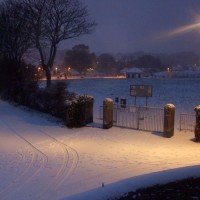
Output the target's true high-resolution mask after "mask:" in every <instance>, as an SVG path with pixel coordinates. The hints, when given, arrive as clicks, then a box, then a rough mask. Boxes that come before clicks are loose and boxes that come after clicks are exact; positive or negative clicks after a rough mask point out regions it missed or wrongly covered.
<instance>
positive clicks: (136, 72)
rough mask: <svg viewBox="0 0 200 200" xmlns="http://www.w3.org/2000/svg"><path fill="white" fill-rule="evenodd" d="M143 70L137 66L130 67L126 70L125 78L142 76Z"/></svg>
mask: <svg viewBox="0 0 200 200" xmlns="http://www.w3.org/2000/svg"><path fill="white" fill-rule="evenodd" d="M143 76H144V72H143V71H142V70H140V69H138V68H135V67H134V68H131V69H128V70H127V71H126V78H142V77H143Z"/></svg>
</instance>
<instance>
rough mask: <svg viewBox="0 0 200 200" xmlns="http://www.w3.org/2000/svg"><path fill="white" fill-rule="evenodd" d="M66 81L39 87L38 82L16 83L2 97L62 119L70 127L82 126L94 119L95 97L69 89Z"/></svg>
mask: <svg viewBox="0 0 200 200" xmlns="http://www.w3.org/2000/svg"><path fill="white" fill-rule="evenodd" d="M67 86H68V84H67V83H66V82H57V83H55V84H52V85H51V86H50V87H49V88H39V87H38V84H37V82H29V83H23V84H18V85H14V86H13V87H10V88H7V89H6V90H4V92H2V98H3V99H4V100H7V101H11V102H14V103H17V104H20V105H25V106H28V107H30V108H32V109H35V110H38V111H41V112H45V113H48V114H51V115H52V116H55V117H58V118H60V119H62V120H63V121H64V122H65V123H66V125H67V126H68V127H81V126H84V125H85V124H87V123H90V122H92V121H93V98H92V97H89V96H86V95H80V96H77V95H75V94H74V93H70V92H68V91H67Z"/></svg>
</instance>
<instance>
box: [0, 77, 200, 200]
mask: <svg viewBox="0 0 200 200" xmlns="http://www.w3.org/2000/svg"><path fill="white" fill-rule="evenodd" d="M91 81H93V80H73V81H71V85H70V88H69V89H70V90H72V91H75V92H78V93H87V94H90V95H93V96H94V98H95V109H94V111H95V113H94V116H95V117H94V119H95V122H94V123H93V124H91V125H90V126H88V127H84V128H78V129H68V128H66V127H64V126H63V125H62V124H61V123H60V122H59V121H56V119H54V118H51V117H48V116H46V115H44V114H41V113H37V112H34V111H30V110H28V109H26V108H23V107H15V106H13V105H10V104H8V103H6V102H3V101H0V119H1V120H0V177H1V179H0V196H1V199H2V200H4V199H5V200H8V199H20V200H35V199H41V200H42V199H48V200H55V199H65V200H84V199H95V200H98V199H99V200H100V199H101V200H104V199H107V198H108V197H112V196H116V195H119V194H122V193H123V192H127V191H129V190H131V189H136V188H138V187H141V186H148V185H151V184H153V183H157V182H166V181H169V180H175V179H177V178H183V177H187V176H190V175H197V176H200V167H199V166H198V165H199V160H200V154H199V144H198V143H195V142H193V138H194V133H193V132H190V131H181V132H180V131H179V130H178V129H177V128H176V129H175V136H174V137H172V138H170V139H167V138H164V137H162V134H159V133H151V132H144V131H137V130H131V129H122V128H117V127H113V128H112V129H109V130H103V129H102V128H101V123H100V121H99V120H97V119H96V117H98V107H99V105H100V104H101V103H102V100H103V99H104V98H106V97H111V98H114V97H115V96H120V95H121V96H125V97H126V98H127V99H129V101H132V99H131V98H130V97H129V85H130V84H135V83H137V84H152V85H153V87H154V96H153V97H152V98H151V99H149V104H154V105H158V106H163V105H165V104H166V103H174V104H175V105H176V107H177V115H178V113H180V112H182V110H183V111H189V112H193V108H194V106H196V105H197V103H198V101H199V99H200V98H199V96H200V95H199V94H198V93H196V91H197V90H198V87H199V85H200V84H199V83H200V81H199V80H187V81H188V82H187V81H184V80H171V82H170V80H168V82H167V80H148V79H146V80H137V81H136V80H96V81H95V82H93V83H92V84H91ZM80 84H81V88H80ZM78 86H79V87H78ZM172 88H173V89H172ZM194 92H195V94H194ZM138 103H141V104H143V103H144V102H142V101H139V100H138ZM158 106H157V107H158ZM182 107H184V108H182ZM176 123H177V127H178V121H177V122H176ZM103 186H104V187H103Z"/></svg>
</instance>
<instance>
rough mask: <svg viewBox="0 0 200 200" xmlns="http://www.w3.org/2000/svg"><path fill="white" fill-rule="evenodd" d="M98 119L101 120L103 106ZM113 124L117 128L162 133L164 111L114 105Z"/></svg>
mask: <svg viewBox="0 0 200 200" xmlns="http://www.w3.org/2000/svg"><path fill="white" fill-rule="evenodd" d="M100 119H103V106H101V107H100ZM113 124H114V125H115V126H118V127H125V128H132V129H138V130H147V131H157V132H163V128H164V109H162V108H152V107H137V106H125V107H121V106H119V105H116V104H115V105H114V109H113Z"/></svg>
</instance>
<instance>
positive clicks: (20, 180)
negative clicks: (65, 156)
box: [0, 119, 48, 199]
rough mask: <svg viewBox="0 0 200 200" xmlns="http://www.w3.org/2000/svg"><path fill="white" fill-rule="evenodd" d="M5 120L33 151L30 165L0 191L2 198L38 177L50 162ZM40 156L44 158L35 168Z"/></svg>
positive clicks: (10, 128) (11, 194)
mask: <svg viewBox="0 0 200 200" xmlns="http://www.w3.org/2000/svg"><path fill="white" fill-rule="evenodd" d="M2 120H3V119H2ZM3 122H4V125H6V126H7V127H8V129H9V130H10V131H11V132H12V133H13V134H14V135H16V136H17V137H18V138H20V139H21V140H22V141H23V142H24V143H26V144H27V145H28V147H29V150H30V151H31V153H32V157H31V162H30V164H29V166H28V167H27V168H26V169H25V171H24V172H23V173H22V174H20V175H19V176H18V177H17V178H16V179H15V181H13V182H12V183H10V184H9V185H7V186H6V188H4V189H3V190H1V191H0V196H1V199H8V198H10V197H12V196H13V195H14V194H15V193H16V192H17V191H19V190H20V189H21V188H22V187H24V186H25V185H26V184H27V183H28V182H30V180H32V179H33V178H34V177H36V176H37V174H39V173H40V172H41V171H42V170H43V169H44V168H45V166H46V165H47V163H48V157H47V156H46V155H45V154H44V153H43V152H41V151H40V150H39V149H38V148H36V147H35V146H34V145H33V144H32V143H31V142H29V141H28V140H27V139H26V138H25V137H23V136H22V135H21V134H20V133H19V132H18V131H16V129H14V128H12V127H11V126H10V125H9V124H8V123H7V122H6V121H5V120H3ZM39 156H40V157H41V158H42V163H41V165H40V166H39V168H35V167H34V165H35V164H36V163H37V161H38V159H39ZM33 171H34V172H33Z"/></svg>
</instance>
